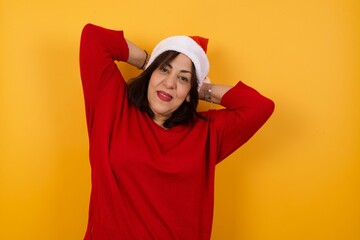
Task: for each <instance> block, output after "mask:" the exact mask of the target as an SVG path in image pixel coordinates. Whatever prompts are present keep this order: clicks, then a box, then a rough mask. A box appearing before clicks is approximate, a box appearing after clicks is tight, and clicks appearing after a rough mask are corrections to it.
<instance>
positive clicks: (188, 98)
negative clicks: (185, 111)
mask: <svg viewBox="0 0 360 240" xmlns="http://www.w3.org/2000/svg"><path fill="white" fill-rule="evenodd" d="M185 100H186V101H187V102H190V94H188V95H187V96H186V99H185Z"/></svg>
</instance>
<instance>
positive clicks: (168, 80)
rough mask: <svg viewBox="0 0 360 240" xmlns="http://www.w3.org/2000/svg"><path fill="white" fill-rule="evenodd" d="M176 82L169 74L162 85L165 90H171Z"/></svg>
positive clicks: (175, 78)
mask: <svg viewBox="0 0 360 240" xmlns="http://www.w3.org/2000/svg"><path fill="white" fill-rule="evenodd" d="M176 80H177V77H176V76H174V75H172V74H169V75H167V76H166V78H165V79H164V81H163V84H164V86H165V87H166V88H169V89H173V88H175V86H176Z"/></svg>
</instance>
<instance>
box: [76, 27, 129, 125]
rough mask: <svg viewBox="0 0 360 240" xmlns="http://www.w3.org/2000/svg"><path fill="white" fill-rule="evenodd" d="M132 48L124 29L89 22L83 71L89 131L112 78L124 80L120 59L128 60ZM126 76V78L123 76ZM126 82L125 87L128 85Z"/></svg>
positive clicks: (83, 43) (83, 45)
mask: <svg viewBox="0 0 360 240" xmlns="http://www.w3.org/2000/svg"><path fill="white" fill-rule="evenodd" d="M128 56H129V49H128V46H127V43H126V40H125V38H124V34H123V32H122V31H114V30H109V29H105V28H102V27H98V26H95V25H92V24H87V25H86V26H85V27H84V28H83V31H82V35H81V41H80V73H81V79H82V84H83V91H84V98H85V108H86V117H87V124H88V130H89V131H91V123H92V119H93V114H94V109H95V108H96V105H97V102H98V99H99V95H100V94H101V92H102V90H103V89H104V88H105V87H106V85H107V84H108V82H109V81H111V80H112V79H114V78H116V79H120V78H119V76H120V75H121V73H120V71H119V70H118V68H117V66H116V64H115V62H114V61H115V60H116V61H127V59H128ZM121 79H122V78H121ZM125 84H126V83H125V82H124V81H123V86H125Z"/></svg>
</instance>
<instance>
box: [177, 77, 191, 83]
mask: <svg viewBox="0 0 360 240" xmlns="http://www.w3.org/2000/svg"><path fill="white" fill-rule="evenodd" d="M179 78H180V80H181V81H183V82H189V79H188V78H187V77H179Z"/></svg>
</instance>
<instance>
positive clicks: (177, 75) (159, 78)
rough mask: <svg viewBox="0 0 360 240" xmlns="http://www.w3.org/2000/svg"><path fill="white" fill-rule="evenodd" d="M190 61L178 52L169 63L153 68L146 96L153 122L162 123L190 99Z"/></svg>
mask: <svg viewBox="0 0 360 240" xmlns="http://www.w3.org/2000/svg"><path fill="white" fill-rule="evenodd" d="M191 69H192V62H191V60H190V58H188V57H187V56H186V55H184V54H181V53H180V54H179V55H178V56H177V57H176V58H174V59H173V60H172V61H171V62H169V63H164V64H163V65H160V66H159V67H158V68H157V69H155V70H154V72H153V73H152V75H151V77H150V82H149V87H148V92H147V97H148V101H149V106H150V108H151V110H152V111H153V112H154V116H155V118H154V120H155V122H157V123H159V124H162V123H163V122H164V121H165V120H166V119H168V118H169V117H170V116H171V114H172V113H173V112H174V111H175V110H176V109H178V107H179V106H180V105H181V104H182V103H183V102H184V101H190V95H189V92H190V89H191V76H192V74H194V73H192V72H191Z"/></svg>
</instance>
